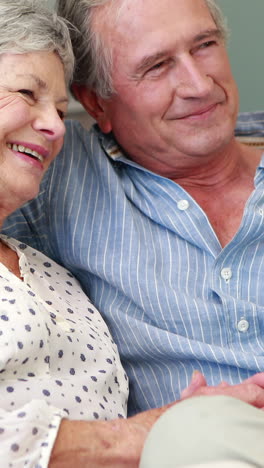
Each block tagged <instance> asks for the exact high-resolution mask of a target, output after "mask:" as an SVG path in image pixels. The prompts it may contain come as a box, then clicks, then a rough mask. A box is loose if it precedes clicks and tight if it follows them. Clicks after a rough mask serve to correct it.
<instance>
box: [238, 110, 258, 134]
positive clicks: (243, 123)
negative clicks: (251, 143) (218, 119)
mask: <svg viewBox="0 0 264 468" xmlns="http://www.w3.org/2000/svg"><path fill="white" fill-rule="evenodd" d="M235 135H236V136H242V137H243V136H244V137H247V136H252V137H264V111H256V112H241V113H240V114H239V115H238V118H237V123H236V128H235Z"/></svg>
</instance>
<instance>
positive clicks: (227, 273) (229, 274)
mask: <svg viewBox="0 0 264 468" xmlns="http://www.w3.org/2000/svg"><path fill="white" fill-rule="evenodd" d="M221 276H222V278H223V279H224V280H225V281H229V280H230V278H232V270H231V268H223V269H222V270H221Z"/></svg>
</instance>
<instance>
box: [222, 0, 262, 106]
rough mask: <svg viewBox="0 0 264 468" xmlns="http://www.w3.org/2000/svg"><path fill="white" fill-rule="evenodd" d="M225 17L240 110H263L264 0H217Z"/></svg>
mask: <svg viewBox="0 0 264 468" xmlns="http://www.w3.org/2000/svg"><path fill="white" fill-rule="evenodd" d="M218 4H219V6H220V7H221V8H222V11H223V12H224V14H225V16H226V17H227V20H228V25H229V29H230V30H231V36H230V39H229V56H230V60H231V64H232V69H233V73H234V76H235V79H236V81H237V83H238V87H239V91H240V110H241V111H252V110H264V0H218Z"/></svg>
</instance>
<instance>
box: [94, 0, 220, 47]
mask: <svg viewBox="0 0 264 468" xmlns="http://www.w3.org/2000/svg"><path fill="white" fill-rule="evenodd" d="M170 2H171V3H173V7H174V12H176V14H175V13H174V14H175V20H176V19H180V16H181V7H182V3H183V2H185V3H186V2H187V3H188V4H189V16H190V18H191V17H192V16H193V15H195V14H196V11H197V8H195V7H197V4H199V6H200V7H201V8H202V9H203V10H206V11H207V14H208V15H209V16H211V17H212V15H211V12H210V9H209V7H208V4H207V1H206V0H170ZM166 3H167V2H166V1H164V0H106V1H105V2H104V3H103V4H102V5H100V6H99V7H96V8H95V9H94V12H93V20H92V24H93V31H94V32H96V33H97V34H100V37H101V39H102V40H103V41H104V42H105V43H106V45H107V43H108V44H109V41H111V38H113V36H114V35H115V32H117V30H118V29H120V28H122V26H123V25H128V24H129V25H131V24H136V23H137V22H138V21H140V19H141V18H142V17H143V16H144V15H146V10H147V11H148V12H149V15H150V16H151V13H152V12H153V10H156V6H157V5H158V7H160V8H162V9H163V10H166V9H167V10H169V9H168V6H167V5H166ZM192 6H193V9H192ZM177 9H178V10H179V15H177ZM176 16H177V17H176Z"/></svg>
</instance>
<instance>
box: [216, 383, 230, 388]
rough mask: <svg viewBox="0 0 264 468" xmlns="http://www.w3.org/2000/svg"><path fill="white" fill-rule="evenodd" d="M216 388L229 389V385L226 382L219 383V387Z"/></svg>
mask: <svg viewBox="0 0 264 468" xmlns="http://www.w3.org/2000/svg"><path fill="white" fill-rule="evenodd" d="M217 387H218V388H219V387H220V388H226V387H230V384H229V383H227V382H221V383H220V384H219V385H217Z"/></svg>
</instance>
